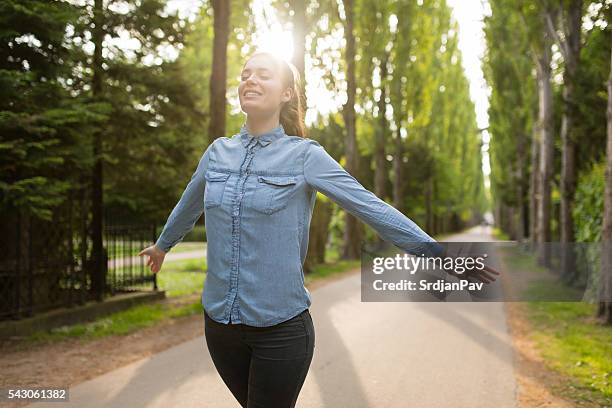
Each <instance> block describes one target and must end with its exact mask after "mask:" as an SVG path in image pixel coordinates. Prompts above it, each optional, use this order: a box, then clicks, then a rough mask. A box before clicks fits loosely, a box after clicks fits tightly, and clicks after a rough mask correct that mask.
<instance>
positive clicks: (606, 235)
mask: <svg viewBox="0 0 612 408" xmlns="http://www.w3.org/2000/svg"><path fill="white" fill-rule="evenodd" d="M607 130H608V141H607V144H606V146H607V148H606V157H607V160H606V181H605V192H604V216H603V226H602V234H601V241H602V247H601V248H602V251H601V277H602V279H601V281H602V283H601V286H602V292H603V297H602V300H601V301H600V302H599V307H598V315H599V316H600V317H601V318H602V319H603V321H604V322H605V323H606V324H609V325H612V52H611V53H610V74H609V77H608V108H607Z"/></svg>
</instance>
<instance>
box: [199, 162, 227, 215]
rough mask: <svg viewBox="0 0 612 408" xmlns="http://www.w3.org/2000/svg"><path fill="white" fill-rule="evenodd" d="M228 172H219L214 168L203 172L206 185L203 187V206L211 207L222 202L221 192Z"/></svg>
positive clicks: (223, 189)
mask: <svg viewBox="0 0 612 408" xmlns="http://www.w3.org/2000/svg"><path fill="white" fill-rule="evenodd" d="M229 176H230V175H229V173H221V172H219V171H215V170H208V171H207V172H206V173H205V174H204V178H205V179H206V187H205V189H204V207H205V208H213V207H217V206H219V205H221V203H222V202H223V192H224V191H225V184H226V182H227V179H228V177H229Z"/></svg>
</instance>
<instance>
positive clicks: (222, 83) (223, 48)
mask: <svg viewBox="0 0 612 408" xmlns="http://www.w3.org/2000/svg"><path fill="white" fill-rule="evenodd" d="M211 4H212V8H213V14H214V24H213V26H214V39H213V55H212V73H211V75H210V84H209V86H210V108H209V110H210V121H209V122H208V141H209V143H212V142H214V141H215V139H217V138H219V137H222V136H226V135H225V107H226V105H227V101H226V98H225V94H226V90H227V42H228V38H229V29H230V12H231V10H230V7H231V2H229V1H222V0H212V3H211Z"/></svg>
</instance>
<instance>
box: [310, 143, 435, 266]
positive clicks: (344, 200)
mask: <svg viewBox="0 0 612 408" xmlns="http://www.w3.org/2000/svg"><path fill="white" fill-rule="evenodd" d="M307 143H308V146H307V148H306V151H305V153H304V178H305V180H306V182H307V183H308V184H309V185H310V186H311V187H312V188H314V189H315V190H317V191H319V192H321V193H322V194H324V195H326V196H327V197H329V198H330V199H331V200H333V201H334V202H335V203H337V204H338V205H340V206H341V207H342V208H343V209H344V210H346V211H347V212H349V213H351V214H352V215H354V216H355V217H357V218H359V219H360V220H361V221H363V222H364V223H366V224H368V225H369V226H371V227H372V228H373V229H374V230H375V231H376V232H377V233H378V234H379V235H380V237H381V238H382V239H384V240H385V241H388V242H391V243H392V244H394V245H395V246H397V247H399V248H400V249H402V250H404V251H406V252H407V253H410V254H414V255H421V254H424V255H426V256H443V254H444V253H445V250H444V248H443V247H442V245H440V244H439V243H437V242H436V241H435V240H434V239H433V238H432V237H430V236H429V235H427V234H426V233H425V231H423V230H422V229H421V228H420V227H419V226H418V225H417V224H416V223H415V222H414V221H412V220H411V219H409V218H408V217H406V216H405V215H404V214H402V213H401V212H400V211H398V210H397V209H396V208H395V207H393V206H391V205H389V204H387V203H386V202H385V201H383V200H381V199H380V198H378V197H377V196H376V195H375V194H374V193H372V192H371V191H369V190H367V189H366V188H365V187H363V186H362V185H361V184H360V183H359V181H357V179H355V178H354V177H353V176H352V175H350V174H349V173H348V172H347V171H346V170H345V169H344V168H343V167H342V166H341V165H340V163H338V162H337V161H336V160H335V159H334V158H333V157H331V156H330V155H329V153H327V151H326V150H325V149H324V148H323V146H321V145H320V144H319V143H318V142H316V141H314V140H312V139H310V140H308V141H307Z"/></svg>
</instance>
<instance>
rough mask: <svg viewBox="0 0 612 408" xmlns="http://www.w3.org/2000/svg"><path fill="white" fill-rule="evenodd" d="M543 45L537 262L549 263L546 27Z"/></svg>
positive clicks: (550, 136)
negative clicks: (538, 246)
mask: <svg viewBox="0 0 612 408" xmlns="http://www.w3.org/2000/svg"><path fill="white" fill-rule="evenodd" d="M542 35H543V45H542V49H541V51H540V55H539V56H538V64H537V68H538V71H539V76H538V77H539V80H540V86H539V108H540V111H539V118H538V120H539V130H540V163H539V166H540V169H539V171H540V181H539V188H540V193H541V194H540V200H539V208H538V243H539V244H540V250H539V251H538V263H539V264H540V265H542V266H546V267H548V266H550V244H548V243H549V242H550V240H551V232H550V229H551V228H550V220H551V217H550V211H551V208H550V207H551V190H552V188H551V183H552V171H553V153H554V150H553V149H554V144H553V143H554V138H553V127H552V119H553V118H552V113H553V112H552V108H553V107H552V102H553V101H552V84H551V67H550V63H551V49H550V47H551V38H550V35H549V33H548V32H547V30H543V32H542Z"/></svg>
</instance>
